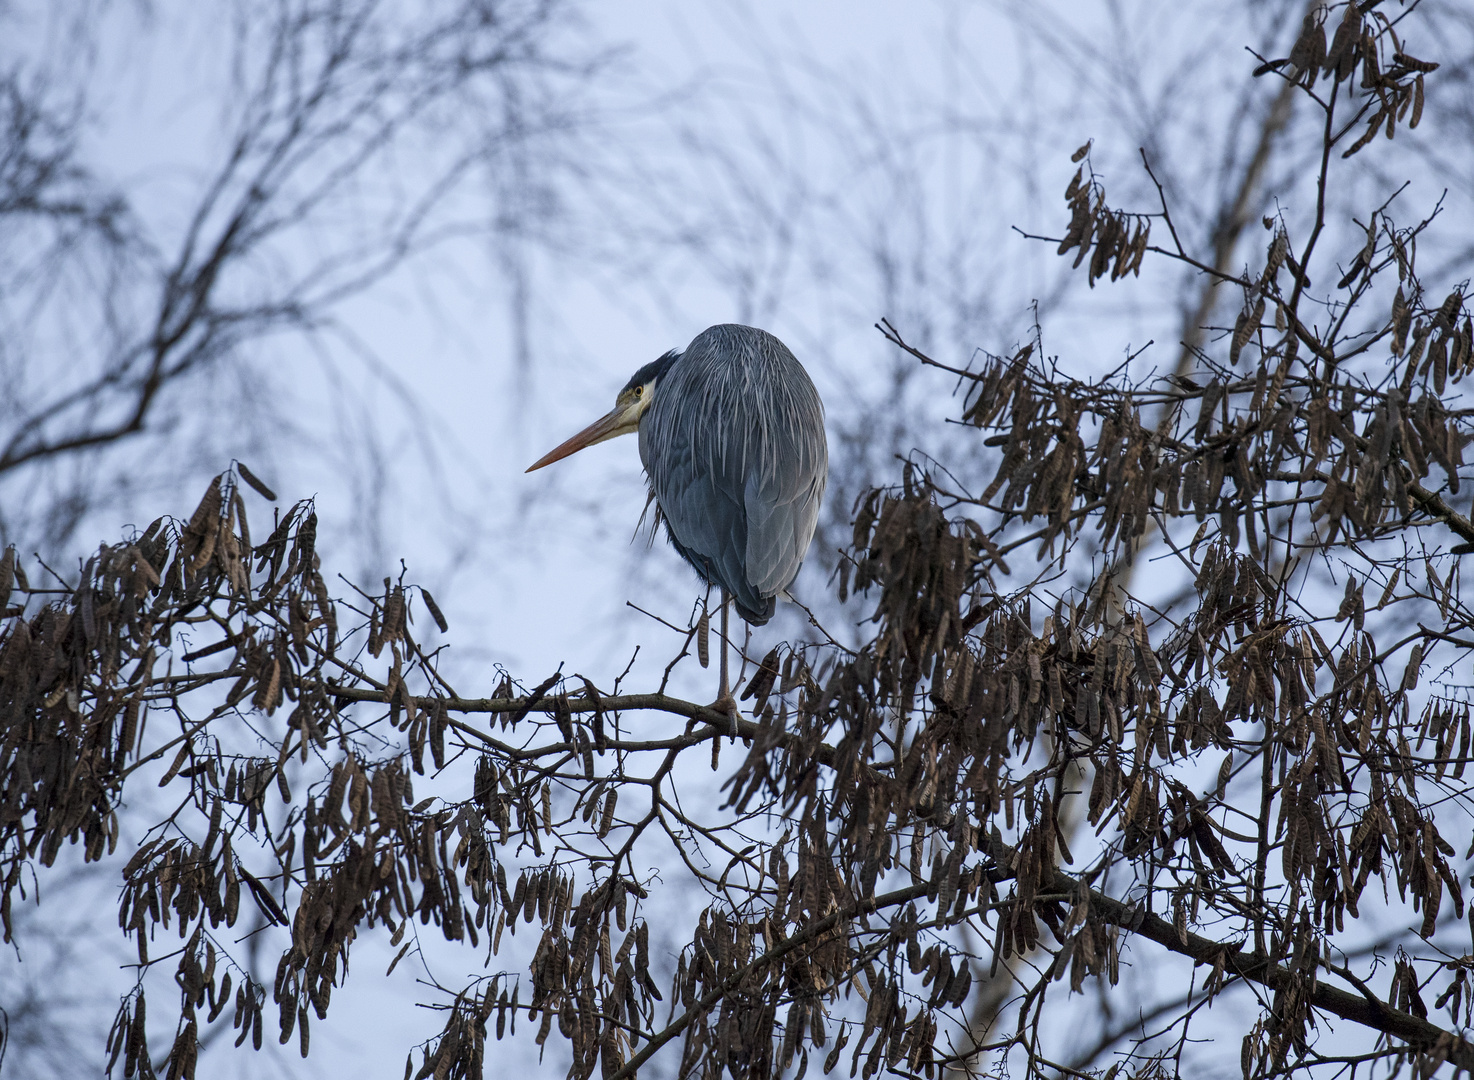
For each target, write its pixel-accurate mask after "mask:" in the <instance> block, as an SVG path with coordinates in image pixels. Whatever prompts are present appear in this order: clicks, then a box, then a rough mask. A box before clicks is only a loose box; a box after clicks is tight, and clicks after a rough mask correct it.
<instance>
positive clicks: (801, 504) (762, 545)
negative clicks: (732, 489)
mask: <svg viewBox="0 0 1474 1080" xmlns="http://www.w3.org/2000/svg"><path fill="white" fill-rule="evenodd" d="M780 449H781V452H778V453H771V452H770V453H762V452H761V450H760V451H759V452H758V455H757V456H758V460H759V466H760V467H758V468H754V469H750V470H749V471H748V479H747V483H746V485H745V490H744V492H743V496H744V498H743V501H744V503H745V505H746V509H747V580H748V582H750V583H751V585H752V587H753V588H754V589H755V590H756V591H757V592H759V593H761V594H762V595H764V596H773V595H775V594H777V593H778V592H780V591H781V590H783V589H786V588H787V587H788V586H789V585H790V584H791V583H792V582H793V579H794V578H795V577H796V576H797V575H798V570H799V567H800V566H802V565H803V561H804V555H805V554H806V553H807V552H808V549H809V541H810V540H812V539H813V536H814V526H815V525H816V524H817V523H818V520H819V503H820V500H821V499H822V498H823V496H824V485H825V482H826V480H827V478H828V455H827V453H826V451H825V447H824V446H823V444H822V443H821V442H818V441H816V440H814V439H813V438H808V437H804V436H802V435H799V436H795V437H792V438H790V439H789V440H788V443H787V445H784V446H783V447H781V448H780Z"/></svg>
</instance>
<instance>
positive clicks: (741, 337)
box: [527, 323, 829, 728]
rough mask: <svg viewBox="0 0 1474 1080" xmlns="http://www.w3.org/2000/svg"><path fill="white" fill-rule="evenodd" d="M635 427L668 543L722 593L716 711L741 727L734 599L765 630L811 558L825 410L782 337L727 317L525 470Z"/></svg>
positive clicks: (825, 473)
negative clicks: (732, 666) (732, 660)
mask: <svg viewBox="0 0 1474 1080" xmlns="http://www.w3.org/2000/svg"><path fill="white" fill-rule="evenodd" d="M635 432H638V433H639V436H640V460H641V462H643V463H644V466H645V475H646V477H647V479H648V480H649V484H650V493H651V495H652V496H653V498H654V499H655V503H656V506H657V507H658V509H659V516H660V519H661V520H663V521H664V522H665V528H666V534H667V536H668V537H669V538H670V542H671V544H672V545H673V546H674V547H675V549H676V551H678V552H679V553H680V554H681V556H682V557H683V558H684V559H685V560H686V561H687V562H688V563H690V564H691V566H692V568H693V569H694V570H695V571H696V573H697V574H698V575H699V576H700V577H701V578H702V580H704V581H705V582H707V583H708V584H709V585H716V586H718V587H720V589H721V591H722V611H721V616H722V623H721V638H722V641H721V648H722V658H721V690H720V692H719V694H718V696H717V701H716V703H715V705H714V707H715V708H718V710H719V711H724V712H726V713H727V714H728V715H730V716H731V717H732V721H733V725H734V728H735V724H736V702H735V701H734V700H733V699H732V694H731V690H730V687H729V683H728V676H727V604H728V601H729V599H730V600H732V601H735V602H736V605H737V611H738V613H739V614H740V615H741V616H742V617H743V618H744V619H746V620H747V622H748V623H750V624H752V625H756V626H761V625H762V624H763V623H766V622H767V621H768V620H769V619H770V618H772V616H773V609H774V606H775V602H776V598H777V596H778V594H779V593H781V592H783V591H784V590H786V589H787V588H788V587H789V585H791V584H792V583H793V579H794V578H795V577H796V576H797V575H798V571H799V567H801V566H802V565H803V561H804V555H805V553H806V552H807V551H808V548H809V541H810V540H812V539H813V536H814V526H815V524H816V522H817V521H818V518H819V503H820V500H821V499H822V498H823V496H824V485H825V483H826V482H827V480H828V477H829V448H828V442H827V440H826V439H825V436H824V406H823V404H822V403H821V402H820V400H819V392H818V391H817V390H815V389H814V383H813V381H812V380H811V379H810V378H809V375H808V372H806V371H805V370H804V368H803V365H802V364H800V363H799V362H798V360H797V359H796V358H795V357H794V355H793V353H791V352H790V351H789V350H788V347H787V346H786V345H784V344H783V342H781V341H779V340H778V339H777V338H776V337H774V336H773V335H772V334H770V333H768V332H767V331H765V330H759V329H757V328H755V327H751V326H738V325H736V324H731V323H726V324H722V325H719V326H713V327H709V328H708V329H706V330H703V331H702V332H701V333H699V334H697V335H696V337H695V338H693V339H692V341H691V344H689V345H687V346H686V348H685V349H684V350H681V351H676V350H672V351H670V352H668V353H666V354H665V355H664V356H662V357H660V359H658V360H655V361H652V362H651V363H649V364H646V365H645V366H644V367H642V368H640V370H639V371H637V372H635V374H634V375H633V376H632V377H631V378H630V380H629V382H627V383H625V385H624V388H623V389H622V390H620V391H619V394H618V396H617V397H616V398H615V402H614V408H613V409H611V410H610V411H609V412H608V413H607V414H606V415H605V416H603V417H602V418H601V419H599V420H596V421H595V422H594V423H592V424H590V425H589V426H588V427H586V428H584V430H582V431H580V432H579V433H578V434H577V435H574V436H573V437H572V438H571V439H569V440H567V441H566V442H564V443H562V444H561V445H559V446H557V447H556V448H554V449H553V450H551V451H549V452H548V453H547V454H546V455H545V456H543V457H542V458H540V459H539V460H538V461H537V462H536V463H534V464H533V465H532V466H530V467H529V468H528V470H527V471H528V472H532V471H533V470H534V469H541V468H542V467H543V466H545V465H551V464H552V463H553V462H555V461H558V460H560V459H562V458H565V457H568V456H569V455H570V454H573V453H576V452H577V451H579V450H582V449H584V448H585V447H588V446H593V445H594V444H595V443H601V442H604V441H605V440H607V439H612V438H615V437H616V436H619V435H629V434H633V433H635Z"/></svg>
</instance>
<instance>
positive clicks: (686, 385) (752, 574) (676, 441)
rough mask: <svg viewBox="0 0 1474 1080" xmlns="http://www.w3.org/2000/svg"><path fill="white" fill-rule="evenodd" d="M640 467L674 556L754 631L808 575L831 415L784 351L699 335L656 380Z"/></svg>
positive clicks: (770, 344)
mask: <svg viewBox="0 0 1474 1080" xmlns="http://www.w3.org/2000/svg"><path fill="white" fill-rule="evenodd" d="M640 459H641V460H642V461H643V462H644V463H645V471H646V473H647V474H648V475H649V478H650V487H651V489H652V490H653V491H654V493H655V500H656V502H657V504H658V505H659V506H660V511H661V514H662V516H663V517H664V518H665V523H666V528H667V531H668V532H669V534H670V539H671V542H672V543H673V544H674V545H675V547H676V549H677V550H678V551H679V552H680V553H681V554H682V555H683V556H684V557H685V558H686V560H687V561H688V562H690V563H691V565H692V566H694V567H695V568H696V570H697V572H698V573H699V574H701V576H702V577H703V578H705V579H706V580H707V581H710V582H712V583H714V584H717V585H720V586H722V587H723V588H725V589H726V590H727V591H728V592H729V593H731V594H732V597H733V598H734V599H735V600H736V601H737V610H738V611H739V612H740V613H741V615H742V617H743V618H744V619H746V620H747V621H748V622H751V623H756V624H762V623H765V622H767V621H768V619H769V618H771V617H772V614H773V607H774V597H776V596H777V594H778V593H779V592H781V591H782V590H783V589H786V588H787V587H788V586H789V584H791V583H792V581H793V579H794V578H795V577H796V576H797V575H798V570H799V567H800V566H802V565H803V560H804V553H805V552H806V551H807V550H808V547H809V541H810V540H811V539H812V538H813V535H814V526H815V524H816V523H817V522H818V519H819V503H820V500H821V499H822V498H823V495H824V485H825V483H826V481H827V479H828V475H829V450H828V444H827V441H826V439H825V437H824V407H823V405H822V404H821V403H820V401H819V393H818V391H817V390H815V389H814V384H813V381H812V380H810V378H809V376H808V373H807V372H806V371H804V369H803V366H802V365H801V364H800V363H799V362H798V360H797V359H795V358H794V355H793V353H791V352H789V351H788V348H787V346H785V345H784V344H783V343H782V342H781V341H779V340H778V339H777V338H775V337H774V336H773V335H772V334H769V333H767V332H766V331H764V330H758V329H756V328H755V327H751V326H738V325H735V324H730V323H728V324H723V325H720V326H713V327H711V328H709V329H707V330H703V331H702V332H701V333H700V334H698V335H696V337H695V339H694V340H693V341H692V342H691V344H690V345H689V346H687V348H686V351H685V352H684V353H682V354H681V356H680V358H679V359H677V360H676V361H675V362H674V363H673V364H672V365H671V367H670V369H669V370H668V371H667V372H666V374H665V375H664V377H663V378H662V379H661V380H660V384H659V385H658V386H657V387H656V391H655V400H654V401H653V402H652V403H651V405H650V409H649V411H648V412H646V414H645V416H644V418H643V419H642V421H641V423H640Z"/></svg>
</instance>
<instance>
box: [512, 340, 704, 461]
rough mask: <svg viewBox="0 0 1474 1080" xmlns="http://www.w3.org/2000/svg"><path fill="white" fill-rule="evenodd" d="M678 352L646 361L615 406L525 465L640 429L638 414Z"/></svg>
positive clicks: (649, 401) (677, 355) (620, 395)
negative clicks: (565, 440) (571, 436)
mask: <svg viewBox="0 0 1474 1080" xmlns="http://www.w3.org/2000/svg"><path fill="white" fill-rule="evenodd" d="M680 355H681V354H680V353H678V352H675V351H671V352H668V353H666V354H665V355H664V356H662V357H661V358H660V359H659V360H653V361H651V362H650V363H648V364H646V365H645V366H644V367H642V368H641V369H640V370H639V371H637V372H635V373H634V375H632V376H630V381H629V382H627V383H625V384H624V389H622V390H620V392H619V396H618V397H616V398H615V399H614V408H612V409H610V410H609V411H608V412H607V413H605V414H604V415H603V416H601V417H600V418H599V419H597V420H595V421H594V422H593V423H592V424H590V425H589V426H588V427H586V428H584V429H583V430H582V431H580V432H579V433H578V434H577V435H575V436H573V438H571V439H569V440H568V441H567V442H563V443H560V444H559V445H557V446H555V447H554V448H553V449H551V450H549V451H548V452H547V453H546V454H544V455H543V456H542V457H540V458H538V459H537V461H535V462H533V463H532V464H531V465H529V466H528V467H527V471H528V472H532V471H533V470H534V469H541V468H542V467H543V466H544V465H551V464H552V463H553V462H555V461H561V460H562V459H563V458H566V457H568V455H570V454H576V453H578V452H579V451H580V450H582V449H583V448H584V447H586V446H593V445H594V444H595V443H601V442H604V441H605V440H606V439H612V438H614V437H616V436H618V435H633V434H634V433H635V432H637V431H639V430H640V417H642V416H644V415H645V410H646V409H648V408H649V407H650V403H651V402H653V401H654V400H655V391H656V387H657V386H658V385H659V383H660V378H661V376H662V375H664V374H665V372H666V369H668V368H669V367H670V366H671V364H673V363H674V362H675V361H676V358H677V357H679V356H680Z"/></svg>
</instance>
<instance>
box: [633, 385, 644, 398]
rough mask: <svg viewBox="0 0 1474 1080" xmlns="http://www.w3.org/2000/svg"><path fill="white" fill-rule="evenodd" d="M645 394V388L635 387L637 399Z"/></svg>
mask: <svg viewBox="0 0 1474 1080" xmlns="http://www.w3.org/2000/svg"><path fill="white" fill-rule="evenodd" d="M644 393H645V388H644V387H643V386H637V387H635V397H641V396H643V395H644Z"/></svg>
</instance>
